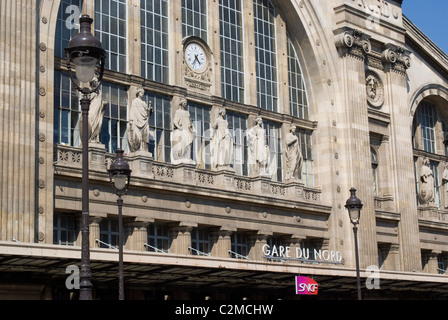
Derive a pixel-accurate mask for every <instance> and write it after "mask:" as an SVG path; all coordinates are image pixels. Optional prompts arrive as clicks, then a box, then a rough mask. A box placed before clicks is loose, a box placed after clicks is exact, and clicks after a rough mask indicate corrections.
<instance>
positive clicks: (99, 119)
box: [79, 76, 107, 143]
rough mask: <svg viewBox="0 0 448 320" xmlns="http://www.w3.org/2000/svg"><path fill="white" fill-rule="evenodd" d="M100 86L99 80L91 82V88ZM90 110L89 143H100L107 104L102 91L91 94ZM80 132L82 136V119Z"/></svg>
mask: <svg viewBox="0 0 448 320" xmlns="http://www.w3.org/2000/svg"><path fill="white" fill-rule="evenodd" d="M97 85H98V79H97V78H96V76H95V78H94V79H93V80H92V81H91V82H90V86H91V87H92V88H95V87H96V86H97ZM89 99H90V108H89V139H88V141H89V142H96V143H99V142H100V132H101V126H102V124H103V118H104V108H105V106H106V104H107V102H106V101H104V100H103V99H102V93H101V90H99V89H98V90H97V92H92V93H91V94H89ZM79 132H80V134H81V135H82V119H80V121H79Z"/></svg>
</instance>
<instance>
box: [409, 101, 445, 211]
mask: <svg viewBox="0 0 448 320" xmlns="http://www.w3.org/2000/svg"><path fill="white" fill-rule="evenodd" d="M446 132H447V125H446V115H445V114H443V110H442V109H441V108H439V106H438V103H437V102H435V101H433V100H430V99H425V100H423V101H422V102H420V104H419V105H418V107H417V110H416V112H415V116H414V121H413V128H412V139H413V141H412V142H413V147H414V163H415V179H416V191H417V201H418V203H419V204H420V205H435V206H437V207H438V208H440V209H442V208H448V207H447V206H446V205H445V204H444V203H448V202H447V201H448V198H447V195H445V194H442V193H441V186H442V174H443V171H444V166H445V163H447V162H448V158H447V153H446V147H445V146H444V143H443V141H444V137H445V134H446Z"/></svg>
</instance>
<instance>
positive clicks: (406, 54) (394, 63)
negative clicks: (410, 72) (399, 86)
mask: <svg viewBox="0 0 448 320" xmlns="http://www.w3.org/2000/svg"><path fill="white" fill-rule="evenodd" d="M410 54H411V52H410V51H409V50H406V49H405V48H404V47H401V46H397V45H395V44H392V43H387V44H385V45H384V47H383V52H382V53H381V61H382V62H383V64H384V66H385V71H395V72H397V73H400V74H406V70H407V69H409V68H410V67H411V58H410Z"/></svg>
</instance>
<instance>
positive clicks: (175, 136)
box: [171, 99, 194, 164]
mask: <svg viewBox="0 0 448 320" xmlns="http://www.w3.org/2000/svg"><path fill="white" fill-rule="evenodd" d="M186 108H187V100H185V99H182V100H181V102H180V108H179V109H178V110H176V113H175V114H174V119H173V132H172V133H171V143H172V145H171V162H172V163H174V164H179V163H186V164H194V161H193V160H192V159H191V146H192V144H193V138H194V127H193V123H192V122H191V119H190V113H189V112H188V110H186Z"/></svg>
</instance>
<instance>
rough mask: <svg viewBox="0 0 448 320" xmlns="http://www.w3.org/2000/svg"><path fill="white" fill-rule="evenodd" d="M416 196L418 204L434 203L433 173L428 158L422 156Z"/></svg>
mask: <svg viewBox="0 0 448 320" xmlns="http://www.w3.org/2000/svg"><path fill="white" fill-rule="evenodd" d="M419 180H420V181H419V182H420V183H419V192H418V197H419V200H420V204H432V203H434V174H433V172H432V170H431V168H430V167H429V159H428V158H426V157H425V158H424V159H423V162H422V166H421V168H420V179H419Z"/></svg>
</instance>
